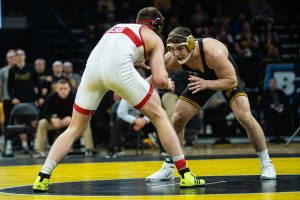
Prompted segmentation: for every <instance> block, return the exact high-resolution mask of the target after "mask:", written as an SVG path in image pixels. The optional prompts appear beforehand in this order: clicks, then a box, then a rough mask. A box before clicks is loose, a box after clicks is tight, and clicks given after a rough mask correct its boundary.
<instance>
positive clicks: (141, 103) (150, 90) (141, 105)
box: [134, 85, 153, 109]
mask: <svg viewBox="0 0 300 200" xmlns="http://www.w3.org/2000/svg"><path fill="white" fill-rule="evenodd" d="M152 94H153V86H152V85H150V88H149V91H148V93H147V95H146V96H145V97H144V99H143V100H142V101H141V102H140V103H139V104H138V105H136V106H134V107H135V108H136V109H140V108H141V107H143V105H145V103H146V102H147V101H148V100H149V99H150V97H151V95H152Z"/></svg>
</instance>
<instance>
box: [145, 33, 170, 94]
mask: <svg viewBox="0 0 300 200" xmlns="http://www.w3.org/2000/svg"><path fill="white" fill-rule="evenodd" d="M142 36H143V39H144V42H145V48H146V52H149V55H148V57H149V65H150V68H151V74H152V76H151V77H149V78H147V81H148V82H150V83H151V84H153V85H154V86H156V87H158V88H159V89H170V90H173V89H174V83H173V81H171V80H170V79H168V73H167V71H166V69H165V63H164V58H163V55H164V51H165V48H164V45H163V42H162V41H161V39H160V37H159V36H158V35H156V34H155V33H154V32H153V31H151V30H149V29H146V28H144V29H142Z"/></svg>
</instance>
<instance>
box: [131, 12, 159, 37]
mask: <svg viewBox="0 0 300 200" xmlns="http://www.w3.org/2000/svg"><path fill="white" fill-rule="evenodd" d="M136 23H137V24H144V25H145V26H147V27H148V28H150V29H152V30H153V31H154V32H155V33H157V34H160V33H161V31H162V29H163V26H164V17H163V15H162V14H161V12H160V11H159V10H158V9H157V8H155V7H146V8H143V9H142V10H140V11H139V12H138V14H137V17H136Z"/></svg>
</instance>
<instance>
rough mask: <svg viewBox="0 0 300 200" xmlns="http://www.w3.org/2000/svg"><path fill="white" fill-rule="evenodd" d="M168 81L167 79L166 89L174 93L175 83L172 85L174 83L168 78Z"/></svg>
mask: <svg viewBox="0 0 300 200" xmlns="http://www.w3.org/2000/svg"><path fill="white" fill-rule="evenodd" d="M168 79H169V83H168V88H167V89H168V90H171V91H172V92H174V91H175V83H174V81H172V79H171V78H168Z"/></svg>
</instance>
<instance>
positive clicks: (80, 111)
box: [73, 103, 96, 115]
mask: <svg viewBox="0 0 300 200" xmlns="http://www.w3.org/2000/svg"><path fill="white" fill-rule="evenodd" d="M73 108H74V109H75V110H76V111H77V112H79V113H81V114H84V115H93V114H94V113H95V112H96V111H95V110H87V109H84V108H81V107H80V106H78V105H77V104H76V103H74V106H73Z"/></svg>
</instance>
